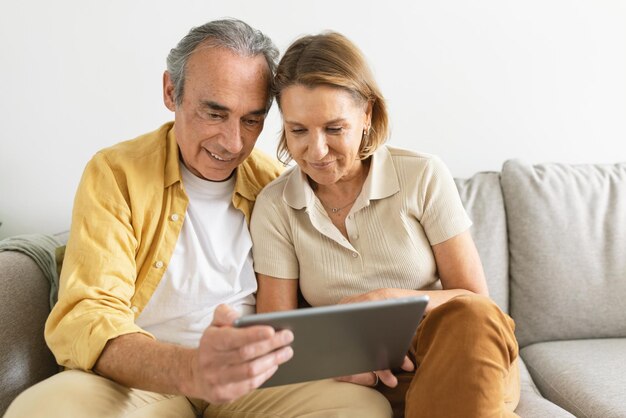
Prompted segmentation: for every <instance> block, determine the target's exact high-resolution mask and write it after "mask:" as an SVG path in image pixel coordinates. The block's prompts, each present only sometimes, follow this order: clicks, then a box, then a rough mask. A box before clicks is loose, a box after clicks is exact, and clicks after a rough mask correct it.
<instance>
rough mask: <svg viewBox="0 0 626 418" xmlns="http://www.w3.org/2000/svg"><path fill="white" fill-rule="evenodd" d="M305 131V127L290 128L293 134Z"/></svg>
mask: <svg viewBox="0 0 626 418" xmlns="http://www.w3.org/2000/svg"><path fill="white" fill-rule="evenodd" d="M305 132H306V129H304V128H292V129H291V133H292V134H294V135H299V134H303V133H305Z"/></svg>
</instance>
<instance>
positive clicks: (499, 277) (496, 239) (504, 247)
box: [455, 172, 509, 313]
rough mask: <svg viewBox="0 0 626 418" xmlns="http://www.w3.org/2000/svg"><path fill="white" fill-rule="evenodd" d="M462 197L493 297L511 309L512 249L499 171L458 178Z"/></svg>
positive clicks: (505, 310)
mask: <svg viewBox="0 0 626 418" xmlns="http://www.w3.org/2000/svg"><path fill="white" fill-rule="evenodd" d="M455 182H456V185H457V188H458V190H459V194H460V196H461V200H462V201H463V205H464V206H465V210H466V211H467V214H468V215H469V217H470V219H471V220H472V222H473V223H474V224H473V225H472V228H471V230H470V231H471V234H472V237H473V238H474V242H475V243H476V247H477V248H478V253H479V254H480V259H481V261H482V263H483V268H484V270H485V276H486V277H487V285H488V286H489V293H490V295H491V297H492V299H493V300H494V301H495V302H496V303H497V304H498V306H500V308H501V309H502V310H503V311H504V312H507V313H508V312H509V250H508V244H507V236H506V218H505V213H504V203H503V199H502V189H501V188H500V174H499V173H495V172H483V173H477V174H475V175H474V176H472V177H471V178H469V179H455Z"/></svg>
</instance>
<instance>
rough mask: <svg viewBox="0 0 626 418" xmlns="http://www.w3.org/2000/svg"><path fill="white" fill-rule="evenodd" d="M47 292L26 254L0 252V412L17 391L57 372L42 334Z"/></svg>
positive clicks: (0, 413)
mask: <svg viewBox="0 0 626 418" xmlns="http://www.w3.org/2000/svg"><path fill="white" fill-rule="evenodd" d="M49 293H50V285H49V284H48V281H47V280H46V278H45V277H44V275H43V273H42V272H41V270H40V269H39V268H38V267H37V265H36V264H35V262H34V261H33V260H32V259H31V258H30V257H29V256H27V255H25V254H22V253H20V252H16V251H4V252H0V317H1V318H2V320H0V335H2V338H0V415H2V414H4V411H5V410H6V408H8V406H9V404H10V403H11V401H12V400H13V399H14V398H15V397H16V396H17V395H18V394H19V393H20V392H22V391H23V390H25V389H26V388H28V387H30V386H32V385H34V384H35V383H37V382H39V381H41V380H43V379H45V378H47V377H49V376H51V375H53V374H54V373H56V372H57V371H58V366H57V365H56V361H55V360H54V357H53V355H52V353H51V352H50V350H49V349H48V347H47V346H46V343H45V341H44V335H43V332H44V324H45V321H46V318H47V317H48V314H49V310H50V305H49Z"/></svg>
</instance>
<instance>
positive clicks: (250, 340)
mask: <svg viewBox="0 0 626 418" xmlns="http://www.w3.org/2000/svg"><path fill="white" fill-rule="evenodd" d="M237 316H238V314H237V312H235V311H233V310H232V309H230V308H228V307H227V306H225V305H220V306H219V307H218V308H217V309H216V311H215V318H214V320H213V323H212V324H211V326H209V327H208V328H207V329H206V330H205V332H204V334H203V335H202V338H201V340H200V345H199V347H198V348H195V349H194V348H187V347H182V346H178V345H175V344H168V343H163V342H159V341H155V340H153V339H151V338H150V337H147V336H145V335H143V334H138V333H133V334H126V335H122V336H119V337H117V338H114V339H112V340H110V341H109V342H108V343H107V345H106V346H105V349H104V350H103V352H102V354H101V355H100V357H99V359H98V361H97V362H96V365H95V367H94V371H95V372H96V373H98V374H100V375H102V376H104V377H107V378H109V379H111V380H114V381H116V382H118V383H120V384H123V385H125V386H128V387H134V388H138V389H143V390H149V391H153V392H159V393H170V394H181V395H185V396H189V397H194V398H200V399H204V400H206V401H208V402H211V403H224V402H229V401H232V400H234V399H236V398H238V397H240V396H243V395H245V394H247V393H249V392H251V391H252V390H254V389H256V388H258V387H259V386H260V385H261V384H262V383H263V382H265V381H266V380H267V379H269V378H270V376H272V375H273V374H274V372H275V371H276V370H277V369H278V366H279V365H280V364H282V363H284V362H286V361H287V360H289V359H290V358H291V357H292V355H293V351H292V349H291V347H289V346H288V344H289V343H291V341H292V340H293V334H292V333H291V331H288V330H284V331H280V332H275V331H274V329H273V328H271V327H267V326H254V327H248V328H233V327H231V324H232V322H233V321H234V320H235V318H237Z"/></svg>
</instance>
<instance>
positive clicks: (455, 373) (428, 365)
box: [378, 295, 520, 418]
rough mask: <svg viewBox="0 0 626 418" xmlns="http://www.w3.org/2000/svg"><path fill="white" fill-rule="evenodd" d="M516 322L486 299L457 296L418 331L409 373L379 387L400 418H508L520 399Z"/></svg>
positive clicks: (437, 309)
mask: <svg viewBox="0 0 626 418" xmlns="http://www.w3.org/2000/svg"><path fill="white" fill-rule="evenodd" d="M514 332H515V323H514V322H513V319H511V317H509V316H508V315H506V314H505V313H503V312H502V311H501V310H500V308H498V306H497V305H496V304H495V303H494V302H493V301H492V300H491V299H489V298H486V297H484V296H478V295H468V296H465V295H464V296H457V297H455V298H453V299H450V301H448V302H447V303H444V304H443V305H440V306H439V307H437V308H435V309H433V310H432V311H431V312H430V313H429V314H428V315H426V317H425V318H424V320H423V321H422V322H421V324H420V326H419V327H418V329H417V332H416V334H415V337H414V338H413V342H412V343H411V348H410V351H409V357H410V358H411V360H413V362H414V363H415V364H416V365H417V370H416V371H415V372H414V373H406V372H403V373H400V374H398V381H399V384H398V386H397V387H396V388H394V389H391V388H387V387H383V386H382V385H379V388H378V389H379V391H380V392H381V393H383V394H384V395H385V396H386V397H387V399H388V400H389V402H390V403H391V405H392V408H393V410H394V417H396V418H401V417H405V416H406V417H407V418H460V417H462V418H495V417H498V418H501V417H502V418H504V417H506V418H511V417H517V415H516V414H515V413H514V412H513V411H514V410H515V408H516V407H517V404H518V402H519V397H520V381H519V379H520V377H519V365H518V362H517V357H518V345H517V341H516V339H515V334H514Z"/></svg>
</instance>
